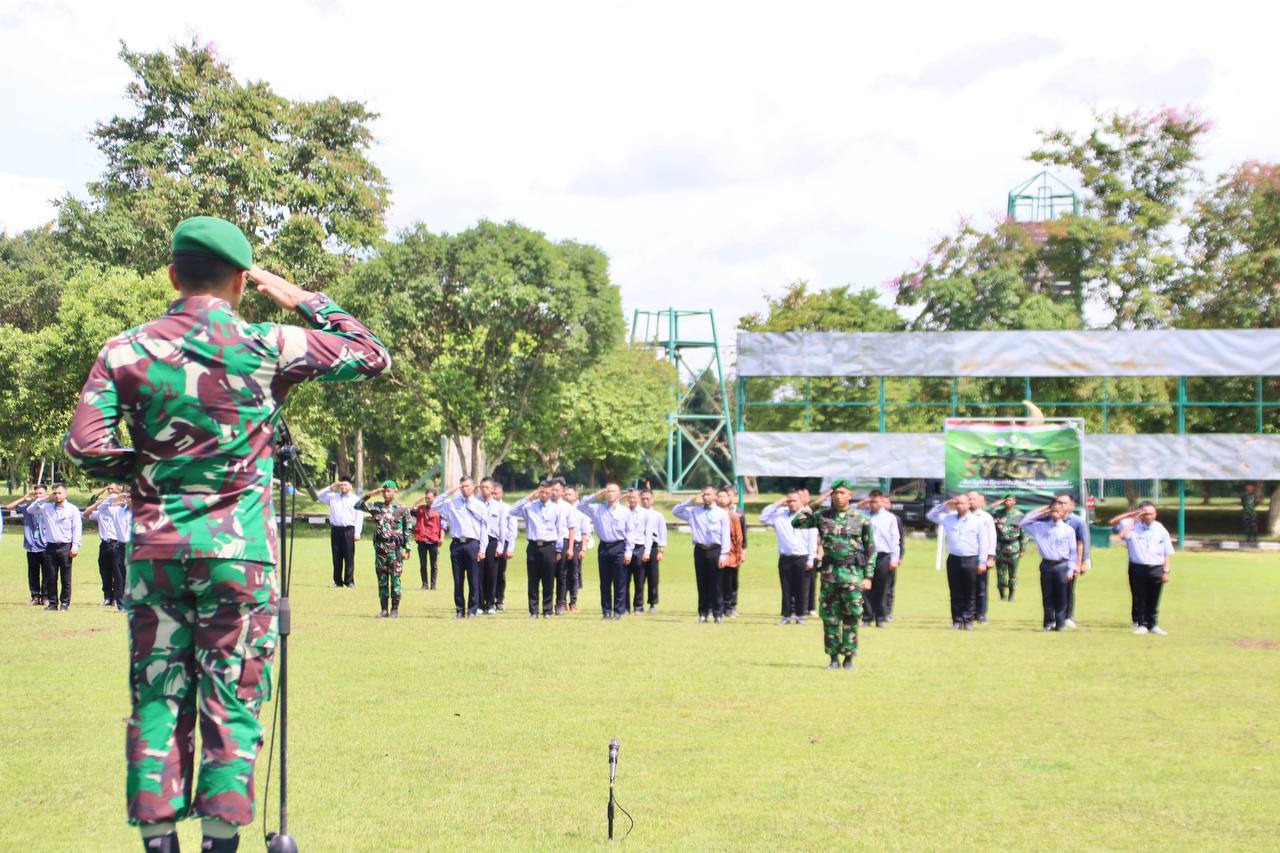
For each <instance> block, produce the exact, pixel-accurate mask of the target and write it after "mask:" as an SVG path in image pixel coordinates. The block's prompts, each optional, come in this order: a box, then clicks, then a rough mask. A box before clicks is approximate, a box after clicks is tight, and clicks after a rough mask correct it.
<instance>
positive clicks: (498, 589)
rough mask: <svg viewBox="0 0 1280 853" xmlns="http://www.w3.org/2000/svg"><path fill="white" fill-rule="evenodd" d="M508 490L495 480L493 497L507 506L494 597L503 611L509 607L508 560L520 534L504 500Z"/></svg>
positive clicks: (499, 545) (513, 551) (499, 608)
mask: <svg viewBox="0 0 1280 853" xmlns="http://www.w3.org/2000/svg"><path fill="white" fill-rule="evenodd" d="M505 497H506V490H505V489H503V487H502V484H501V483H499V482H496V481H495V482H494V484H493V498H494V500H496V501H497V502H498V503H500V504H502V506H503V507H504V508H505V510H506V511H505V513H504V516H505V519H506V521H505V527H504V528H503V531H502V539H501V541H500V542H499V544H498V558H497V561H498V579H497V581H496V582H495V583H494V590H493V597H494V607H496V608H497V610H498V612H499V613H501V612H503V611H504V610H506V609H507V606H506V600H507V561H508V560H510V559H511V558H512V557H514V556H515V555H516V539H517V537H518V536H519V534H520V527H519V525H518V524H517V523H516V517H515V516H514V515H512V514H511V506H510V505H509V504H508V503H507V502H506V500H504V498H505Z"/></svg>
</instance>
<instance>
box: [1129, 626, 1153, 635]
mask: <svg viewBox="0 0 1280 853" xmlns="http://www.w3.org/2000/svg"><path fill="white" fill-rule="evenodd" d="M1133 633H1135V634H1149V633H1151V632H1150V631H1148V630H1147V629H1146V627H1144V626H1142V625H1139V626H1138V627H1137V629H1135V630H1134V632H1133Z"/></svg>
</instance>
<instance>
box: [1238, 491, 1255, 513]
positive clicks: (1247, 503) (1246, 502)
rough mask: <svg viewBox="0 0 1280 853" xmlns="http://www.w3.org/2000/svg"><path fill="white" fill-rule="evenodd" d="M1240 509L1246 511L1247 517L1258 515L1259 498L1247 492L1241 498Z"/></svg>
mask: <svg viewBox="0 0 1280 853" xmlns="http://www.w3.org/2000/svg"><path fill="white" fill-rule="evenodd" d="M1240 508H1241V509H1242V510H1244V514H1245V515H1246V516H1249V515H1257V513H1258V496H1257V495H1251V494H1249V493H1248V492H1245V493H1244V494H1243V495H1241V496H1240Z"/></svg>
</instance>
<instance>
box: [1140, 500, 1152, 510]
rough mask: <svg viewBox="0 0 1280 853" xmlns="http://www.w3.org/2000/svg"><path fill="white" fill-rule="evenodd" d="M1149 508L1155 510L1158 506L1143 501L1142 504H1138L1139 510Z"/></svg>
mask: <svg viewBox="0 0 1280 853" xmlns="http://www.w3.org/2000/svg"><path fill="white" fill-rule="evenodd" d="M1148 508H1150V509H1155V508H1156V505H1155V504H1153V503H1152V502H1151V501H1143V502H1142V503H1140V504H1138V509H1148Z"/></svg>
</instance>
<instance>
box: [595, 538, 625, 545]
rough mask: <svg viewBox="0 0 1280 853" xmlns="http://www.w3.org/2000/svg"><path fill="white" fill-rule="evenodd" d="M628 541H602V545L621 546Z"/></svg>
mask: <svg viewBox="0 0 1280 853" xmlns="http://www.w3.org/2000/svg"><path fill="white" fill-rule="evenodd" d="M626 541H627V540H625V539H601V540H600V544H601V545H621V544H622V543H623V542H626Z"/></svg>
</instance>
